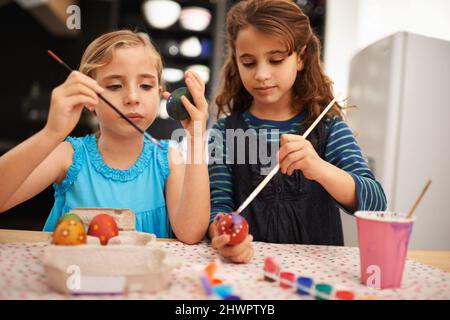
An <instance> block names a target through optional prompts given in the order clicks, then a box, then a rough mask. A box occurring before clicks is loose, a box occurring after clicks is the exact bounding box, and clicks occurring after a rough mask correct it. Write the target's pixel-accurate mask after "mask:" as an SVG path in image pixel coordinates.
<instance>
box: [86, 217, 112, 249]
mask: <svg viewBox="0 0 450 320" xmlns="http://www.w3.org/2000/svg"><path fill="white" fill-rule="evenodd" d="M88 235H90V236H93V237H97V238H99V239H100V243H101V244H102V245H106V244H107V243H108V241H109V239H111V238H112V237H115V236H118V235H119V228H118V227H117V223H116V221H115V220H114V218H113V217H111V216H110V215H109V214H106V213H101V214H98V215H96V216H95V217H94V219H92V221H91V223H90V224H89V229H88Z"/></svg>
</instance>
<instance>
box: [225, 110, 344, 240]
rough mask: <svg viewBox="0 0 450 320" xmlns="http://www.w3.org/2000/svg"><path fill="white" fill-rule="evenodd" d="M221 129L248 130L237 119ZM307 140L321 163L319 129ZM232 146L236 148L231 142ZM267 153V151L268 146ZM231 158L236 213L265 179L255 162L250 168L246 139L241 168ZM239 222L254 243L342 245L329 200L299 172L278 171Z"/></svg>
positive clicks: (229, 119) (322, 148) (230, 119)
mask: <svg viewBox="0 0 450 320" xmlns="http://www.w3.org/2000/svg"><path fill="white" fill-rule="evenodd" d="M225 126H226V129H243V130H244V131H245V130H247V129H248V127H247V124H246V123H245V121H244V118H243V116H242V113H239V114H232V115H230V116H229V117H227V119H226V124H225ZM319 130H322V131H320V132H321V134H319ZM304 131H306V128H305V127H304V126H300V132H299V134H303V132H304ZM319 137H323V138H322V139H321V140H322V141H320V140H317V139H320V138H319ZM234 139H237V138H236V137H235V138H234ZM314 139H316V140H314ZM308 140H310V141H312V142H314V141H316V142H317V147H315V148H316V151H317V153H318V155H319V156H320V157H321V158H324V154H325V146H326V140H325V126H324V125H323V124H322V125H319V126H317V127H316V129H315V130H314V131H313V132H312V133H311V134H310V135H309V137H308ZM234 144H235V145H237V141H236V140H235V141H234ZM313 145H314V143H313ZM267 150H268V151H270V147H269V146H268V147H267ZM227 152H228V150H227ZM271 156H273V157H275V155H271ZM231 157H233V159H234V161H233V164H231V169H232V176H233V186H234V201H235V203H234V204H235V208H238V207H239V206H240V205H241V204H242V203H243V202H244V201H245V199H246V198H247V197H248V196H249V195H250V193H251V192H252V191H253V190H254V189H255V188H256V187H257V186H258V185H259V183H260V182H261V181H262V180H263V179H264V178H265V177H266V176H265V175H261V163H260V161H259V159H258V161H257V163H256V164H250V161H249V139H246V147H245V164H238V163H237V158H236V157H237V152H235V154H234V155H231ZM241 162H242V161H241ZM253 162H254V161H253ZM272 163H275V162H272ZM266 172H267V171H266ZM242 216H243V217H245V218H246V219H247V221H248V223H249V228H250V233H251V234H252V235H253V238H254V240H255V241H264V242H272V243H295V244H315V245H343V234H342V224H341V218H340V213H339V209H338V208H337V206H336V203H335V201H334V199H333V198H332V197H331V196H330V194H329V193H328V192H327V191H326V190H325V189H324V188H323V187H322V186H321V185H320V184H319V183H317V182H315V181H311V180H308V179H306V178H305V177H304V176H303V174H302V172H301V171H300V170H295V171H294V174H292V176H288V175H285V174H282V173H281V171H279V172H278V173H277V174H276V175H275V176H274V177H273V178H272V180H271V181H270V182H269V183H268V184H267V185H266V187H265V188H264V189H263V190H262V191H261V192H260V193H259V194H258V196H257V197H256V198H255V199H254V200H253V201H252V202H251V203H250V204H249V205H248V206H247V208H246V209H245V210H244V211H243V212H242Z"/></svg>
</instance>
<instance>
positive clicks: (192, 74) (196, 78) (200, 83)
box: [186, 70, 205, 92]
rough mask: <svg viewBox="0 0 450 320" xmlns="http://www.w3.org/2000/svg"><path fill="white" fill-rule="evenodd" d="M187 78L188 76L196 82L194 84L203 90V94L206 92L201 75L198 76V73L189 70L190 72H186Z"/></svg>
mask: <svg viewBox="0 0 450 320" xmlns="http://www.w3.org/2000/svg"><path fill="white" fill-rule="evenodd" d="M186 76H188V77H189V78H191V79H192V80H194V82H195V83H196V84H197V85H198V86H199V88H200V89H201V90H202V92H204V91H205V82H204V81H203V79H202V78H201V77H200V75H198V73H197V72H195V71H192V70H188V71H186Z"/></svg>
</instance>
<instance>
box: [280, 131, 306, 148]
mask: <svg viewBox="0 0 450 320" xmlns="http://www.w3.org/2000/svg"><path fill="white" fill-rule="evenodd" d="M299 138H302V137H301V136H299V135H297V134H290V133H286V134H282V135H281V138H280V143H281V144H282V145H283V144H285V143H288V142H291V141H296V140H299Z"/></svg>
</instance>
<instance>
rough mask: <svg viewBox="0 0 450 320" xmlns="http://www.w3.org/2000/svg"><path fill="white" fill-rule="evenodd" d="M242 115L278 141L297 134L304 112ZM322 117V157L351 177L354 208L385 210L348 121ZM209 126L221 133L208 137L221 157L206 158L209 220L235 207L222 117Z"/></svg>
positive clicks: (251, 126) (251, 125) (380, 191)
mask: <svg viewBox="0 0 450 320" xmlns="http://www.w3.org/2000/svg"><path fill="white" fill-rule="evenodd" d="M243 117H244V121H245V122H246V125H247V127H248V128H249V129H253V130H255V132H256V133H257V135H258V138H259V137H260V136H261V135H266V137H265V138H266V139H267V141H268V142H273V141H277V142H278V143H279V137H280V135H282V134H287V133H289V134H298V132H299V128H300V123H301V122H302V120H303V119H304V117H305V114H304V113H300V114H299V115H297V116H295V117H294V118H292V119H290V120H286V121H273V120H262V119H258V118H256V117H255V116H253V115H252V114H251V113H250V112H249V111H246V112H244V114H243ZM324 121H325V124H326V128H325V129H326V136H327V141H326V147H325V159H324V160H325V161H327V162H329V163H331V164H333V165H335V166H336V167H338V168H340V169H342V170H344V171H346V172H348V173H349V174H350V175H351V176H352V178H353V179H354V181H355V184H356V193H357V198H358V208H357V210H374V211H382V210H385V209H386V196H385V194H384V191H383V188H382V186H381V185H380V183H379V182H378V181H376V179H375V177H374V175H373V173H372V171H371V170H370V169H369V167H368V165H367V162H366V161H365V159H364V158H363V156H362V153H361V149H360V147H359V146H358V143H357V142H356V140H355V137H354V136H353V133H352V131H351V130H350V128H349V127H348V125H347V124H346V123H345V122H344V121H343V120H341V119H340V118H338V117H334V118H333V119H326V120H324ZM212 129H213V130H214V131H215V132H217V133H218V134H220V135H221V136H222V139H221V140H219V141H221V142H222V143H217V142H216V140H215V139H212V138H211V137H210V138H209V141H208V144H209V148H210V150H211V148H214V150H215V153H219V154H220V155H221V156H222V157H223V159H222V161H211V160H210V161H209V164H208V171H209V179H210V190H211V217H210V220H211V221H212V220H213V219H214V217H215V216H216V214H217V213H219V212H224V213H227V212H231V211H234V210H235V209H236V208H235V207H234V200H233V189H234V188H233V177H232V166H231V165H230V164H229V163H230V161H229V160H230V159H229V158H230V157H229V155H228V154H227V152H226V150H227V149H226V139H225V138H226V128H225V119H224V118H222V119H219V121H218V122H217V123H216V124H214V125H213V127H212ZM274 129H275V130H277V134H272V133H271V130H274ZM218 151H219V152H218ZM216 159H217V158H216ZM227 159H228V161H227ZM336 205H337V206H338V207H339V208H341V209H343V210H344V211H345V212H347V213H349V214H352V213H353V212H351V211H350V210H348V209H346V208H344V207H343V206H341V205H340V204H339V203H337V202H336Z"/></svg>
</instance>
